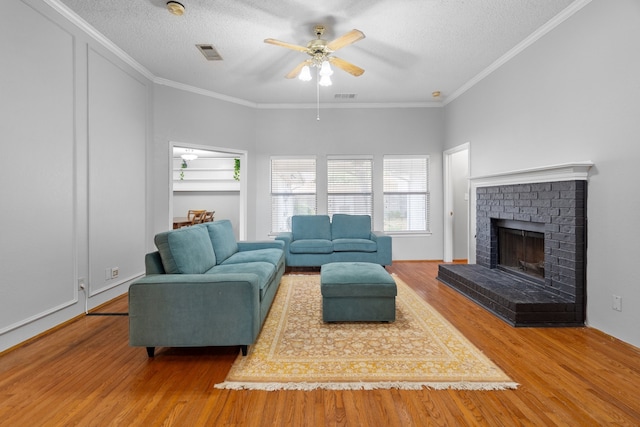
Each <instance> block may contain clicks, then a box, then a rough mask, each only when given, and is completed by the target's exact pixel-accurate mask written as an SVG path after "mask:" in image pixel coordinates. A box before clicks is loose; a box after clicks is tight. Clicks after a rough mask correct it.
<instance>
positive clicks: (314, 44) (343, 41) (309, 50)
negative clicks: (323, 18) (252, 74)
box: [264, 25, 365, 84]
mask: <svg viewBox="0 0 640 427" xmlns="http://www.w3.org/2000/svg"><path fill="white" fill-rule="evenodd" d="M314 31H315V34H316V38H315V39H313V40H311V41H310V42H309V43H307V46H306V47H305V46H300V45H296V44H292V43H287V42H283V41H280V40H275V39H265V40H264V42H265V43H268V44H273V45H276V46H282V47H286V48H287V49H293V50H297V51H299V52H304V53H306V54H307V55H309V56H310V57H311V58H310V59H306V60H304V61H302V62H301V63H300V64H298V65H297V66H296V67H295V68H294V69H293V70H291V71H290V72H289V74H287V75H286V76H285V77H286V78H288V79H293V78H295V77H297V76H299V75H300V74H301V73H302V76H301V79H302V80H310V79H311V75H310V74H309V67H317V68H318V69H319V70H320V71H319V74H320V75H321V76H322V77H327V78H328V75H331V73H332V71H331V67H329V64H332V65H335V66H336V67H338V68H340V69H341V70H344V71H346V72H347V73H349V74H351V75H353V76H356V77H358V76H361V75H362V73H364V70H363V69H362V68H360V67H358V66H356V65H353V64H352V63H350V62H347V61H345V60H344V59H340V58H338V57H336V56H333V55H332V54H333V52H335V51H336V50H338V49H342V48H343V47H345V46H349V45H350V44H353V43H355V42H357V41H358V40H362V39H363V38H364V37H365V36H364V33H363V32H362V31H360V30H351V31H349V32H348V33H346V34H344V35H342V36H340V37H338V38H337V39H335V40H332V41H327V40H324V39H323V38H322V35H323V34H324V31H325V27H324V26H323V25H316V27H315V28H314ZM305 67H306V69H305ZM307 76H308V77H307ZM305 77H306V78H305ZM327 80H328V79H327ZM320 84H322V81H321V82H320ZM328 84H331V82H330V80H328Z"/></svg>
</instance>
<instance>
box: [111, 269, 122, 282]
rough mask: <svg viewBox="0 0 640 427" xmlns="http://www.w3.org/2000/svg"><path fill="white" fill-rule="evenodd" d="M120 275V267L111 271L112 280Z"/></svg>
mask: <svg viewBox="0 0 640 427" xmlns="http://www.w3.org/2000/svg"><path fill="white" fill-rule="evenodd" d="M119 274H120V269H119V268H118V267H113V268H112V269H111V278H112V279H117V278H118V275H119Z"/></svg>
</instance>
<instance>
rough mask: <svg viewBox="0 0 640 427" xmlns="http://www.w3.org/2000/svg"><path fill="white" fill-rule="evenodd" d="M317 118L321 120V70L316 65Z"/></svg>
mask: <svg viewBox="0 0 640 427" xmlns="http://www.w3.org/2000/svg"><path fill="white" fill-rule="evenodd" d="M316 120H318V121H320V71H319V69H318V67H316Z"/></svg>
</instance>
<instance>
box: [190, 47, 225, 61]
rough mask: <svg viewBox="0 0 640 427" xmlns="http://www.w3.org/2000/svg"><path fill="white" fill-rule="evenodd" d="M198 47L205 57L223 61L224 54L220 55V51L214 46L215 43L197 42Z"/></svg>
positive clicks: (210, 59)
mask: <svg viewBox="0 0 640 427" xmlns="http://www.w3.org/2000/svg"><path fill="white" fill-rule="evenodd" d="M196 47H197V48H198V50H199V51H200V52H202V54H203V55H204V57H205V58H207V60H208V61H222V56H220V53H219V52H218V51H217V50H216V48H215V47H213V45H210V44H197V45H196Z"/></svg>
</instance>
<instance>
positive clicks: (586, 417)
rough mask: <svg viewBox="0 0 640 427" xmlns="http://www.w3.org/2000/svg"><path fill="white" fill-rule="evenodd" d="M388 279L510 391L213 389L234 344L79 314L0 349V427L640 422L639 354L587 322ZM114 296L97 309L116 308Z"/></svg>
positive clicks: (426, 271)
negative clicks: (515, 323)
mask: <svg viewBox="0 0 640 427" xmlns="http://www.w3.org/2000/svg"><path fill="white" fill-rule="evenodd" d="M389 271H391V272H394V273H396V274H398V276H399V277H400V278H402V279H403V280H404V281H405V282H406V283H407V284H409V285H410V286H411V287H412V288H413V289H414V290H415V291H416V292H417V293H418V294H419V295H420V296H422V297H423V298H424V299H425V300H426V301H428V302H429V303H430V304H431V305H432V306H433V307H434V308H436V309H437V310H438V311H439V312H440V313H441V314H442V315H443V316H444V317H445V318H447V319H448V320H449V321H450V322H451V323H452V324H453V325H454V326H456V327H457V328H458V329H459V330H460V331H461V332H462V333H463V334H464V335H465V336H466V337H467V338H468V339H469V340H470V341H471V342H473V343H474V344H475V345H476V346H477V347H478V348H480V349H481V350H482V351H483V352H484V353H485V354H486V355H487V356H488V357H489V358H491V359H492V360H493V361H494V362H495V363H496V364H497V365H498V366H500V367H501V368H502V369H503V370H504V371H505V372H506V373H507V374H508V375H509V376H511V378H512V379H513V380H514V381H516V382H518V383H519V384H520V386H519V387H518V389H517V390H507V391H465V390H440V391H437V390H421V391H401V390H377V391H323V390H318V391H312V392H304V391H278V392H266V391H229V390H216V389H214V388H213V385H214V384H215V383H218V382H221V381H222V380H224V378H225V376H226V374H227V372H228V370H229V368H230V367H231V364H232V362H233V360H234V359H235V357H236V355H237V353H238V348H195V349H194V348H166V349H165V348H159V349H157V351H156V357H155V358H153V359H149V358H147V354H146V351H145V349H144V348H131V347H129V346H128V320H127V317H126V316H85V317H82V318H80V319H78V320H77V321H74V322H72V323H70V324H68V325H66V326H64V327H62V328H60V329H58V330H56V331H54V332H52V333H50V334H48V335H46V336H43V337H41V338H38V339H36V340H33V341H32V342H30V343H28V344H26V345H24V346H22V347H19V348H17V349H15V350H13V351H10V352H7V353H5V354H3V355H1V356H0V402H1V403H0V426H23V425H24V426H26V425H29V426H32V425H37V426H71V425H78V426H94V425H95V426H107V425H114V426H138V425H144V426H160V425H163V426H204V425H206V426H214V425H215V426H227V425H228V426H240V425H251V426H254V425H255V426H280V425H291V426H338V425H356V426H427V425H440V426H454V425H455V426H458V425H473V426H477V425H480V426H482V425H486V426H514V425H523V426H527V425H532V426H556V425H560V426H564V425H566V426H602V425H629V426H631V425H635V426H638V425H640V398H639V395H640V350H639V349H637V348H635V347H632V346H630V345H627V344H624V343H622V342H620V341H619V340H616V339H614V338H612V337H610V336H607V335H605V334H603V333H601V332H599V331H597V330H595V329H592V328H512V327H511V326H509V325H507V324H506V323H504V322H502V321H501V320H499V319H497V318H496V317H494V316H493V315H492V314H490V313H488V312H487V311H485V310H484V309H482V308H480V307H478V306H477V305H475V304H473V303H471V302H470V301H468V300H467V299H466V298H465V297H463V296H461V295H460V294H458V293H456V292H455V291H453V290H451V289H450V288H448V287H446V286H444V285H442V284H440V283H439V282H437V281H436V280H435V276H436V274H437V263H435V262H395V263H394V264H393V266H392V267H389ZM126 310H127V302H126V298H125V297H121V298H118V299H116V300H114V301H113V302H111V303H109V304H108V305H106V306H104V307H102V308H101V311H103V312H109V313H113V312H126Z"/></svg>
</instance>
